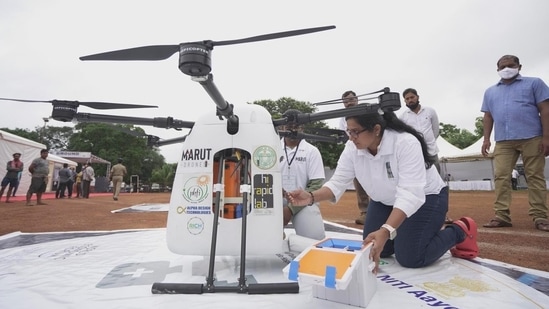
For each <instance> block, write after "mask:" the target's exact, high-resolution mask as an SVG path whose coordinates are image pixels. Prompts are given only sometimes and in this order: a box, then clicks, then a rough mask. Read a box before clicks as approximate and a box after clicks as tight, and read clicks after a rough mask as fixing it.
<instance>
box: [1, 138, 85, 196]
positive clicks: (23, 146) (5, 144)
mask: <svg viewBox="0 0 549 309" xmlns="http://www.w3.org/2000/svg"><path fill="white" fill-rule="evenodd" d="M45 148H46V145H44V144H41V143H37V142H35V141H31V140H29V139H26V138H23V137H21V136H18V135H15V134H12V133H9V132H6V131H3V130H0V164H1V168H0V179H1V178H4V176H5V175H6V168H5V167H6V164H7V163H8V161H11V160H13V154H14V153H16V152H18V153H21V159H20V160H21V161H23V164H24V169H23V173H22V175H21V181H20V183H19V189H18V190H17V193H16V195H25V194H26V193H27V188H28V187H29V186H30V182H31V177H30V173H29V172H28V168H29V166H30V165H31V163H32V161H33V160H34V159H36V158H38V157H39V156H40V150H42V149H45ZM48 161H49V162H50V166H49V168H50V178H49V182H48V186H47V188H48V189H46V191H49V189H50V188H51V185H52V182H53V179H54V178H53V177H52V176H53V175H54V173H55V169H56V168H60V167H61V166H63V164H64V163H67V164H68V165H69V166H77V165H78V164H77V163H76V162H74V161H71V160H67V159H65V158H61V157H59V156H56V155H53V154H49V155H48Z"/></svg>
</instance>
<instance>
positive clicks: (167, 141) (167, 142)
mask: <svg viewBox="0 0 549 309" xmlns="http://www.w3.org/2000/svg"><path fill="white" fill-rule="evenodd" d="M186 138H187V135H185V136H182V137H176V138H170V139H165V140H161V141H157V142H156V143H154V146H157V147H160V146H166V145H172V144H178V143H182V142H184V141H185V139H186Z"/></svg>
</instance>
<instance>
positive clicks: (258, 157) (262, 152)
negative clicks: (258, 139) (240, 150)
mask: <svg viewBox="0 0 549 309" xmlns="http://www.w3.org/2000/svg"><path fill="white" fill-rule="evenodd" d="M252 159H253V160H252V161H253V162H254V164H255V165H256V166H257V167H258V168H260V169H262V170H268V169H270V168H272V167H273V166H274V165H275V163H276V151H274V149H273V148H272V147H270V146H265V145H264V146H259V147H257V149H256V150H255V151H254V154H253V158H252Z"/></svg>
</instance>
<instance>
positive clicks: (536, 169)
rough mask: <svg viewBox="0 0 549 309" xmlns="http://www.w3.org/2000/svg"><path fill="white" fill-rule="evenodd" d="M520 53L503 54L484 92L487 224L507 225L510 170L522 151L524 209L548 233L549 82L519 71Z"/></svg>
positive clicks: (535, 225) (488, 225)
mask: <svg viewBox="0 0 549 309" xmlns="http://www.w3.org/2000/svg"><path fill="white" fill-rule="evenodd" d="M521 68H522V65H521V64H520V61H519V58H518V57H516V56H513V55H505V56H503V57H501V58H500V59H499V60H498V62H497V72H498V74H499V76H500V77H501V79H500V80H499V81H498V82H497V84H495V85H493V86H491V87H490V88H488V89H487V90H486V91H485V92H484V99H483V102H482V107H481V111H482V112H484V118H483V125H484V142H483V144H482V149H481V151H482V154H483V155H484V156H487V155H488V151H489V150H490V146H491V143H490V135H491V133H492V128H493V129H494V140H495V141H496V145H495V147H494V153H493V155H494V182H495V186H496V189H495V191H496V201H495V203H494V211H495V217H494V218H493V219H491V220H490V222H488V223H486V224H484V225H483V226H484V227H487V228H498V227H511V226H512V223H511V212H510V210H509V205H510V204H511V192H512V190H511V179H510V178H511V172H512V170H513V168H514V167H515V164H516V163H517V160H518V158H519V155H520V156H522V161H523V164H524V173H525V176H526V179H527V180H528V201H529V204H530V209H529V211H528V214H529V215H530V216H531V217H532V220H533V221H534V227H535V228H536V229H538V230H541V231H546V232H549V220H547V205H546V195H547V189H546V182H545V176H544V168H545V156H547V155H549V87H547V85H546V84H545V83H544V82H543V80H541V79H540V78H537V77H525V76H522V75H520V74H519V72H520V69H521Z"/></svg>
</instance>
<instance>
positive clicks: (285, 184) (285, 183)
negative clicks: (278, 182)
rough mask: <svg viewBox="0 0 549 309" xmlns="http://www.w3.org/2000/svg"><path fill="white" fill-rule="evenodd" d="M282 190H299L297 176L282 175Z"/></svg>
mask: <svg viewBox="0 0 549 309" xmlns="http://www.w3.org/2000/svg"><path fill="white" fill-rule="evenodd" d="M282 188H284V190H286V191H293V190H295V189H297V178H296V177H295V175H282Z"/></svg>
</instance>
